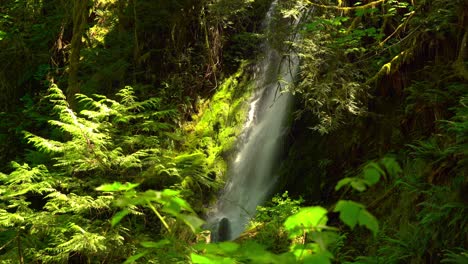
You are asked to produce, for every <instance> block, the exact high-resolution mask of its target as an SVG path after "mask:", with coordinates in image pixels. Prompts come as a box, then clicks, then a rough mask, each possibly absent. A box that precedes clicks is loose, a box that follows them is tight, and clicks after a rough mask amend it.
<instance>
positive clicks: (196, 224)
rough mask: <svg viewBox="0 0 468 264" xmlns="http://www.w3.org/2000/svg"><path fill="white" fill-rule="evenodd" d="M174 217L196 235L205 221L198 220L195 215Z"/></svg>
mask: <svg viewBox="0 0 468 264" xmlns="http://www.w3.org/2000/svg"><path fill="white" fill-rule="evenodd" d="M176 217H178V218H180V219H182V221H184V223H185V224H187V225H188V226H189V227H190V229H191V230H192V232H194V233H196V232H197V231H198V230H199V229H200V227H201V226H202V225H203V224H204V223H205V221H203V220H202V219H200V218H198V217H197V216H196V215H186V214H181V215H179V216H176Z"/></svg>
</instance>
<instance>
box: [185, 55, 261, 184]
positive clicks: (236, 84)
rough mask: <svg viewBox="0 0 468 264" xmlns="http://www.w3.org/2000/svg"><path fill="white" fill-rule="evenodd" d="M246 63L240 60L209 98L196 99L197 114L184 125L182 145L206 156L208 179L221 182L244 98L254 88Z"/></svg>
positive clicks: (241, 116)
mask: <svg viewBox="0 0 468 264" xmlns="http://www.w3.org/2000/svg"><path fill="white" fill-rule="evenodd" d="M249 67H250V66H249V65H248V64H247V63H246V62H244V63H242V65H241V66H240V67H239V70H238V71H237V72H236V73H235V74H232V75H231V76H229V77H227V78H225V79H224V81H223V82H222V84H221V85H220V86H219V88H218V89H217V91H216V93H215V94H214V95H213V97H212V98H211V99H207V100H200V101H199V105H198V109H199V112H198V114H196V115H194V116H192V120H193V121H191V122H189V123H186V124H184V127H183V129H184V131H185V133H186V135H185V138H186V140H185V146H184V148H185V149H187V150H189V151H196V150H198V151H200V152H202V153H203V154H204V155H206V157H207V159H206V160H207V167H208V170H209V171H210V178H212V179H214V180H215V181H218V182H219V183H222V182H223V181H224V180H225V178H224V177H225V175H226V170H227V162H228V160H229V159H230V156H231V155H232V152H233V150H234V149H235V146H236V142H237V139H238V136H239V135H240V133H241V132H242V127H243V124H244V121H245V119H246V113H247V111H248V107H249V105H248V101H249V98H250V96H251V94H252V92H253V90H254V89H255V86H254V82H253V81H252V80H251V78H250V71H249V70H248V68H249Z"/></svg>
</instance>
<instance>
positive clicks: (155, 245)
mask: <svg viewBox="0 0 468 264" xmlns="http://www.w3.org/2000/svg"><path fill="white" fill-rule="evenodd" d="M170 243H171V242H170V241H169V240H167V239H163V240H159V241H158V242H154V241H145V242H141V243H140V244H141V245H142V246H143V247H145V248H160V247H163V246H165V245H168V244H170Z"/></svg>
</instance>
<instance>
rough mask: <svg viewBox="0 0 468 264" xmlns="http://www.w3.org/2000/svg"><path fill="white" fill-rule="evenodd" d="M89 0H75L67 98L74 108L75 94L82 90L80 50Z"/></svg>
mask: <svg viewBox="0 0 468 264" xmlns="http://www.w3.org/2000/svg"><path fill="white" fill-rule="evenodd" d="M88 2H89V1H88V0H74V1H73V11H72V15H73V36H72V40H71V44H70V57H69V69H68V89H67V98H68V102H69V103H70V106H71V107H72V108H75V107H76V102H75V94H77V93H79V92H80V83H79V80H78V69H79V64H80V50H81V46H82V41H81V39H82V37H83V34H84V31H85V28H86V20H87V17H88V6H89V5H88Z"/></svg>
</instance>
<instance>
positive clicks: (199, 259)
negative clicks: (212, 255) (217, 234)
mask: <svg viewBox="0 0 468 264" xmlns="http://www.w3.org/2000/svg"><path fill="white" fill-rule="evenodd" d="M190 258H191V259H192V263H199V264H216V263H215V262H214V261H213V260H211V259H209V258H207V257H205V256H202V255H198V254H195V253H192V254H190Z"/></svg>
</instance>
